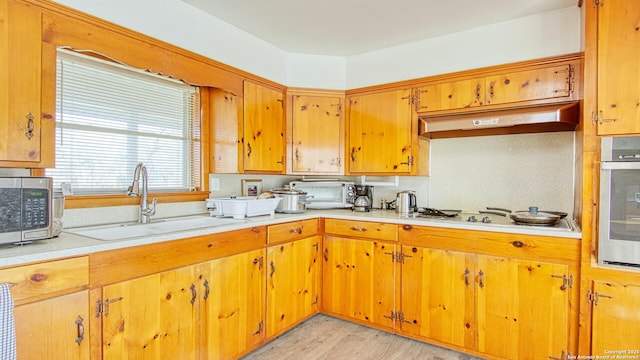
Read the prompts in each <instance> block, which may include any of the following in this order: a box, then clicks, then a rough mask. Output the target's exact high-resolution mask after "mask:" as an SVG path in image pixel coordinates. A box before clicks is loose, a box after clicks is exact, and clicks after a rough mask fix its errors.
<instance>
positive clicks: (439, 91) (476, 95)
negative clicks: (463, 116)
mask: <svg viewBox="0 0 640 360" xmlns="http://www.w3.org/2000/svg"><path fill="white" fill-rule="evenodd" d="M418 95H419V98H418V99H419V100H418V107H417V108H416V110H417V111H418V112H426V111H438V110H453V109H467V108H472V107H475V106H481V105H483V104H484V78H479V79H469V80H460V81H452V82H447V83H443V84H435V85H429V86H423V87H421V88H419V89H418Z"/></svg>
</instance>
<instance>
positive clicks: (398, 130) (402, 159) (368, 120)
mask: <svg viewBox="0 0 640 360" xmlns="http://www.w3.org/2000/svg"><path fill="white" fill-rule="evenodd" d="M348 101H349V119H348V122H349V126H348V128H349V143H348V146H347V154H346V155H347V156H348V160H347V161H348V164H349V165H348V166H349V173H350V174H376V173H380V174H410V173H411V171H412V170H413V161H414V156H413V152H412V151H413V147H412V140H413V136H412V135H413V132H415V133H416V135H417V129H414V127H413V126H412V110H411V90H410V89H405V90H396V91H388V92H383V93H376V94H368V95H357V96H351V97H349V99H348ZM414 130H415V131H414Z"/></svg>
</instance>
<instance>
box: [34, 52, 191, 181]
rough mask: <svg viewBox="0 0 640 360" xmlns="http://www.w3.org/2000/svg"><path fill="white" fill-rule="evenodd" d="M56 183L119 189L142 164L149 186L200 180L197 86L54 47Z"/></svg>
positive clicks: (50, 172)
mask: <svg viewBox="0 0 640 360" xmlns="http://www.w3.org/2000/svg"><path fill="white" fill-rule="evenodd" d="M56 100H57V106H56V167H55V169H47V171H46V174H47V176H51V177H53V178H54V182H55V184H57V185H59V184H60V183H62V182H66V183H70V184H71V185H72V188H73V191H74V193H76V194H107V193H123V192H125V191H126V189H127V187H128V186H129V185H130V184H131V181H132V177H133V171H134V169H135V167H136V164H137V163H138V162H143V163H145V165H146V166H147V170H148V172H149V189H150V190H152V191H189V190H193V189H196V188H198V186H199V181H200V172H199V169H200V119H199V115H200V111H199V97H198V89H197V88H195V87H193V86H188V85H185V84H183V83H180V82H178V81H175V80H172V79H168V78H165V77H162V76H159V75H153V74H149V73H146V72H143V71H140V70H136V69H131V68H129V67H126V66H122V65H118V64H115V63H111V62H107V61H102V60H98V59H95V58H93V57H88V56H83V55H80V54H76V53H73V52H69V51H65V50H58V68H57V92H56Z"/></svg>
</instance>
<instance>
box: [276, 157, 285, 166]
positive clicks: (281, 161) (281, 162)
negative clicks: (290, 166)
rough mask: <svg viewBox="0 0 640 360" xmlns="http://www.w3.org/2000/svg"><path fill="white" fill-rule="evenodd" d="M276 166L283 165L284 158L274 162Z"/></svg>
mask: <svg viewBox="0 0 640 360" xmlns="http://www.w3.org/2000/svg"><path fill="white" fill-rule="evenodd" d="M276 164H282V165H284V156H280V161H276Z"/></svg>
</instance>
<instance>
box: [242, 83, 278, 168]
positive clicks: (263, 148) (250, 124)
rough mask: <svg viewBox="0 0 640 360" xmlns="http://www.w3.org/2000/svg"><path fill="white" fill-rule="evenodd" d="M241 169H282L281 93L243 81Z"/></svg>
mask: <svg viewBox="0 0 640 360" xmlns="http://www.w3.org/2000/svg"><path fill="white" fill-rule="evenodd" d="M243 104H244V105H243V109H244V122H243V123H244V126H243V137H242V143H243V146H244V154H243V159H244V160H243V163H244V170H245V171H248V172H266V173H278V174H283V173H284V172H285V161H284V156H285V118H284V93H283V92H282V91H278V90H274V89H271V88H268V87H265V86H262V85H259V84H256V83H253V82H250V81H245V82H244V100H243Z"/></svg>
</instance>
